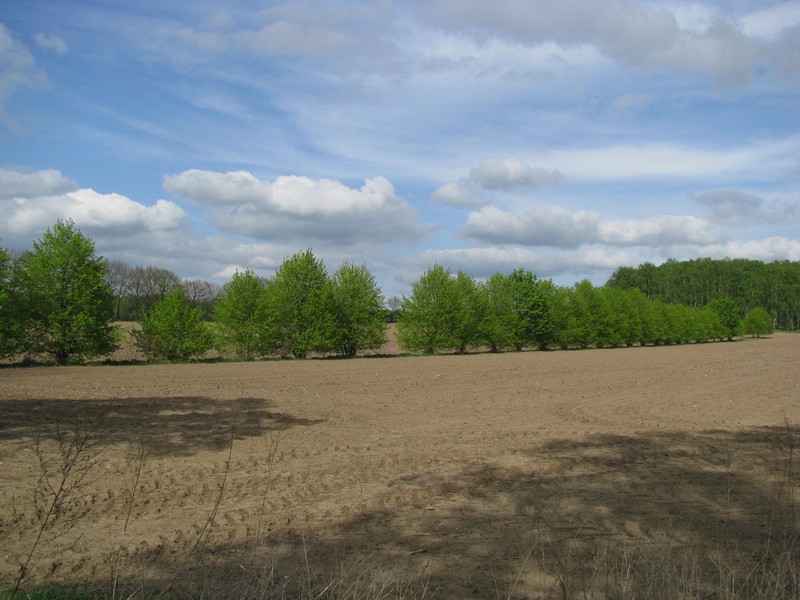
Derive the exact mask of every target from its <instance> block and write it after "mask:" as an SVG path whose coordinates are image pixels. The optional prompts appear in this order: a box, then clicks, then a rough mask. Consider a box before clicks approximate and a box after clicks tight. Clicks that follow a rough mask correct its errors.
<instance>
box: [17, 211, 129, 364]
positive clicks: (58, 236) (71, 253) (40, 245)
mask: <svg viewBox="0 0 800 600" xmlns="http://www.w3.org/2000/svg"><path fill="white" fill-rule="evenodd" d="M33 247H34V249H33V252H31V253H30V254H26V255H24V256H23V257H21V258H20V259H19V260H18V261H16V263H15V269H14V279H15V284H14V288H15V292H14V294H15V297H14V302H15V303H16V304H17V306H18V308H19V309H20V314H18V315H17V319H18V320H19V321H18V322H19V324H20V326H21V328H22V329H21V331H22V336H23V337H22V346H23V350H24V351H25V352H26V353H28V354H46V355H49V356H51V357H52V358H53V359H54V360H55V361H56V362H57V363H58V364H67V363H69V362H73V361H80V360H83V359H86V358H93V357H97V356H104V355H106V354H109V353H111V352H113V351H114V350H115V349H116V348H117V346H118V344H117V328H116V327H115V326H114V325H113V324H112V318H113V315H114V294H113V291H112V289H111V287H110V286H109V284H108V283H107V282H106V264H105V262H104V260H103V259H102V258H101V257H98V256H96V255H95V250H94V242H93V241H92V240H90V239H89V238H87V237H85V236H84V235H83V234H82V233H81V232H80V231H79V230H78V229H77V228H76V227H75V224H74V223H73V222H72V221H58V222H56V224H55V225H54V226H53V228H52V229H48V230H47V231H46V232H45V233H44V235H43V236H42V238H41V239H40V240H39V241H37V242H34V244H33Z"/></svg>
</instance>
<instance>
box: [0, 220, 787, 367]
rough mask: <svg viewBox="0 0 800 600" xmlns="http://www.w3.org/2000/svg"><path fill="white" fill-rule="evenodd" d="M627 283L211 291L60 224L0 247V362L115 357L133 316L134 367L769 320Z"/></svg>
mask: <svg viewBox="0 0 800 600" xmlns="http://www.w3.org/2000/svg"><path fill="white" fill-rule="evenodd" d="M637 273H638V272H637V271H636V270H629V271H626V270H622V269H620V270H618V271H617V272H616V273H615V276H614V277H612V280H611V281H610V282H609V283H608V284H607V285H605V286H600V287H596V286H594V285H592V284H591V283H590V282H588V281H583V282H581V283H578V284H576V285H574V286H572V287H562V286H557V285H555V284H554V283H553V282H552V281H551V280H542V279H539V278H537V276H536V275H535V274H533V273H532V272H530V271H526V270H523V269H517V270H515V271H513V272H512V273H510V274H509V275H504V274H502V273H497V274H495V275H493V276H492V277H490V278H488V279H487V280H485V281H479V280H476V279H475V278H473V277H472V276H470V275H469V274H467V273H465V272H461V271H460V272H458V273H455V274H453V273H452V272H450V271H449V270H447V269H445V268H444V267H442V266H440V265H435V266H433V267H431V268H430V269H428V270H427V271H425V273H423V275H422V276H421V277H420V279H419V280H418V281H417V282H415V283H414V284H413V286H412V289H411V293H410V294H409V296H407V297H404V298H402V299H399V298H390V299H389V300H388V301H385V299H384V297H383V295H382V293H381V290H380V288H379V287H378V285H377V283H376V280H375V278H374V276H373V275H372V274H371V273H370V272H369V270H368V269H367V268H366V266H364V265H355V264H352V263H349V262H345V263H344V264H342V265H341V267H340V268H339V269H338V270H337V271H336V272H335V273H333V274H332V275H330V274H328V272H327V271H326V269H325V265H324V263H323V262H322V261H321V260H319V259H318V258H317V257H315V256H314V254H313V252H312V251H311V250H310V249H309V250H306V251H303V252H298V253H297V254H295V255H293V256H291V257H289V258H287V259H285V260H284V262H283V263H282V265H281V266H280V268H279V269H278V270H277V272H276V273H275V276H274V277H273V278H272V279H263V278H261V277H258V276H257V275H256V274H255V273H254V272H253V271H250V270H246V271H244V272H237V273H236V274H235V275H234V276H233V278H232V279H231V281H230V282H228V283H227V284H226V285H224V286H215V285H214V284H210V283H207V282H202V281H181V280H180V279H179V278H178V277H177V276H176V275H175V274H173V273H171V272H170V271H168V270H165V269H158V268H154V267H134V268H131V267H129V266H128V265H125V264H124V263H119V262H107V261H104V260H103V259H102V258H100V257H97V256H96V255H95V251H94V242H93V241H92V240H91V239H89V238H87V237H85V236H84V235H83V234H82V233H81V232H80V231H79V230H78V229H77V228H76V227H75V225H74V223H73V222H71V221H58V222H57V223H56V224H55V225H54V226H53V228H52V229H48V230H47V232H46V233H45V234H44V235H43V236H42V238H41V239H40V240H38V241H36V242H34V244H33V250H32V251H31V252H28V253H25V254H22V255H21V256H18V257H13V258H12V257H11V256H10V255H9V253H8V252H7V251H5V250H2V249H0V357H8V356H20V355H23V356H30V357H38V356H47V357H49V358H50V359H51V360H54V361H55V362H57V363H59V364H66V363H69V362H78V361H83V360H85V359H90V358H96V357H102V356H106V355H108V354H110V353H111V352H113V351H114V349H116V348H117V347H118V344H119V339H120V338H119V329H118V327H116V326H115V325H114V321H115V320H119V318H120V316H121V315H126V316H129V317H130V316H137V317H138V318H137V320H138V321H139V323H140V326H139V327H137V328H135V329H134V330H133V335H134V338H135V342H136V344H137V346H138V348H139V349H140V350H141V351H142V352H143V353H144V354H145V356H146V357H147V358H148V359H167V360H187V359H190V358H193V357H198V356H202V355H204V354H205V353H207V352H208V351H209V350H211V349H216V350H218V351H219V352H220V353H221V354H222V355H224V356H232V357H235V358H237V359H240V360H253V359H257V358H260V357H265V356H270V355H282V356H293V357H295V358H305V357H307V356H308V355H309V353H312V352H314V353H325V354H338V355H341V356H345V357H350V356H355V355H356V354H358V353H359V352H361V351H364V350H374V349H377V348H380V347H381V346H382V345H383V344H384V343H385V342H386V330H387V325H388V321H390V320H391V321H393V322H396V323H397V339H398V343H399V345H400V346H401V347H402V348H404V349H405V350H407V351H410V352H427V353H436V352H467V351H470V350H474V349H488V350H490V351H493V352H499V351H508V350H514V351H520V350H524V349H526V348H538V349H541V350H545V349H549V348H562V349H566V348H589V347H618V346H633V345H648V344H676V343H688V342H702V341H708V340H718V339H731V338H733V337H734V336H736V335H739V334H741V333H747V334H751V335H762V334H767V333H770V332H771V331H772V323H773V320H774V317H773V316H771V315H770V314H769V313H767V312H766V311H765V310H763V309H762V308H761V307H757V306H752V305H750V306H749V308H748V310H746V311H743V309H742V302H741V298H733V297H728V296H725V295H722V294H715V295H714V297H713V298H712V299H710V300H709V302H707V303H706V304H705V305H702V306H700V305H699V304H695V305H691V304H688V303H687V304H681V303H675V302H668V301H666V300H664V299H661V298H660V297H658V295H656V294H654V293H653V292H652V291H651V290H649V289H648V288H645V289H641V288H640V287H639V286H634V285H632V284H633V283H634V282H635V277H634V276H636V275H637ZM623 277H627V279H625V280H624V281H623ZM206 284H207V285H206ZM387 306H388V311H387ZM387 315H388V317H389V318H387Z"/></svg>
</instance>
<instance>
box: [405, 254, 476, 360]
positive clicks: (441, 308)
mask: <svg viewBox="0 0 800 600" xmlns="http://www.w3.org/2000/svg"><path fill="white" fill-rule="evenodd" d="M402 311H403V312H402V316H401V318H400V320H399V321H398V323H397V342H398V343H399V344H400V347H402V348H405V349H406V350H411V351H422V352H426V353H429V354H432V353H434V352H437V351H440V350H452V349H457V348H458V347H459V345H460V342H459V341H458V339H457V336H456V335H455V332H456V331H457V330H458V328H459V318H460V314H461V300H460V298H459V288H458V286H456V285H455V281H454V279H453V276H452V275H451V273H450V271H449V270H447V269H445V268H444V267H442V266H441V265H434V266H433V267H431V268H430V269H428V270H427V271H425V273H423V274H422V276H421V277H420V278H419V280H418V281H417V282H416V283H414V284H413V285H412V286H411V295H410V296H408V297H406V298H403V309H402Z"/></svg>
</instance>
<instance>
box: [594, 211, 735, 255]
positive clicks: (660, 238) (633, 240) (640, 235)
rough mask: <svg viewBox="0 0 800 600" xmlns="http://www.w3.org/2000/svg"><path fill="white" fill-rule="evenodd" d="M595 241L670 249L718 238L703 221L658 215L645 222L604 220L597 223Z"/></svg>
mask: <svg viewBox="0 0 800 600" xmlns="http://www.w3.org/2000/svg"><path fill="white" fill-rule="evenodd" d="M597 233H598V236H597V241H598V242H600V243H602V244H608V245H610V246H652V247H660V246H672V245H675V244H709V243H713V242H716V241H718V240H719V239H720V236H719V234H717V233H715V232H713V231H712V230H711V224H710V223H709V222H708V221H706V220H705V219H701V218H698V217H693V216H680V215H658V216H655V217H650V218H648V219H644V220H633V219H631V220H624V221H605V222H602V223H600V224H599V227H598V232H597Z"/></svg>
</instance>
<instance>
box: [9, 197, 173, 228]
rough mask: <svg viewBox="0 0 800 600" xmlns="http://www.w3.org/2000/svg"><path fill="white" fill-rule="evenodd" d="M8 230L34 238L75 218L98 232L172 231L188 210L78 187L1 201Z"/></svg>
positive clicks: (84, 226) (165, 203)
mask: <svg viewBox="0 0 800 600" xmlns="http://www.w3.org/2000/svg"><path fill="white" fill-rule="evenodd" d="M0 206H2V209H3V213H4V215H5V220H6V225H7V227H8V231H9V232H10V233H11V234H13V235H14V236H15V237H16V238H25V237H28V238H31V239H32V238H34V237H37V236H38V235H39V233H40V232H42V231H44V230H45V229H47V228H48V227H51V226H52V225H53V223H55V222H56V221H57V220H59V219H72V220H73V221H74V222H75V224H76V225H77V226H78V227H79V228H81V229H86V230H87V231H91V232H93V233H94V234H97V235H114V236H123V237H124V236H127V235H134V234H136V233H140V232H142V231H162V230H171V229H175V228H176V227H178V226H179V225H180V224H181V222H182V221H183V219H184V218H185V216H186V215H185V213H184V211H183V209H181V208H180V207H179V206H178V205H177V204H175V203H173V202H170V201H168V200H159V201H158V202H156V203H155V205H153V206H145V205H143V204H140V203H138V202H134V201H133V200H131V199H130V198H127V197H125V196H122V195H120V194H99V193H97V192H95V191H94V190H91V189H79V190H75V191H72V192H68V193H66V194H62V195H57V196H34V197H30V198H20V197H16V198H14V199H11V200H5V201H2V202H0Z"/></svg>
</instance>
